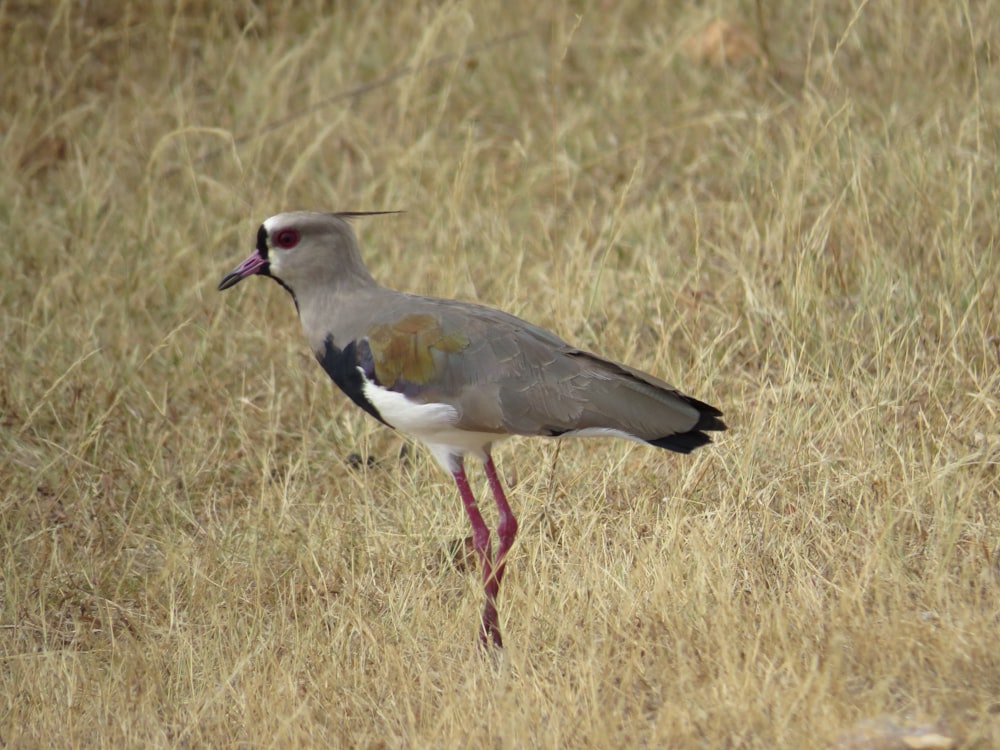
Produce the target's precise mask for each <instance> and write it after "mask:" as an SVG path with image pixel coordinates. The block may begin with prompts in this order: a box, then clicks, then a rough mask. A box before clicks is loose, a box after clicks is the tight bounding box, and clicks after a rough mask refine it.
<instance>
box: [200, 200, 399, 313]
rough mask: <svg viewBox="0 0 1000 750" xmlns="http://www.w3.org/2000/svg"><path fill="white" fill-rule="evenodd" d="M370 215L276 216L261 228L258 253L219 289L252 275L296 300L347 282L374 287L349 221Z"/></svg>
mask: <svg viewBox="0 0 1000 750" xmlns="http://www.w3.org/2000/svg"><path fill="white" fill-rule="evenodd" d="M371 213H396V212H395V211H378V212H371ZM367 215H370V214H369V213H339V214H326V213H315V212H312V211H294V212H292V213H284V214H277V215H276V216H272V217H271V218H269V219H267V220H266V221H265V222H264V223H263V224H261V225H260V229H258V230H257V247H256V249H255V250H254V251H253V253H251V255H250V257H248V258H247V259H246V260H244V261H243V262H242V263H240V264H239V265H238V266H236V268H234V269H233V270H232V271H230V272H229V273H227V274H226V275H225V276H224V277H223V278H222V281H220V282H219V291H222V290H224V289H229V288H230V287H233V286H236V285H237V284H239V283H240V282H241V281H243V279H245V278H247V277H248V276H254V275H260V276H269V277H271V278H272V279H274V280H275V281H277V282H278V283H279V284H281V286H283V287H284V288H285V289H287V290H288V291H289V292H290V293H291V295H292V296H293V297H295V296H296V295H297V294H298V293H301V292H303V291H304V290H306V289H308V288H310V287H312V286H315V285H324V288H327V289H330V288H334V287H336V286H338V285H340V284H343V283H353V284H356V285H368V284H374V283H375V282H374V281H373V280H372V278H371V275H370V274H369V273H368V270H367V269H366V268H365V266H364V263H363V262H362V260H361V253H360V251H359V250H358V240H357V238H356V237H355V235H354V230H353V229H351V225H350V224H348V222H347V219H348V218H349V217H352V216H367Z"/></svg>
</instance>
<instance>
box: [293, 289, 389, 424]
mask: <svg viewBox="0 0 1000 750" xmlns="http://www.w3.org/2000/svg"><path fill="white" fill-rule="evenodd" d="M293 296H294V295H293ZM323 347H324V348H323V352H322V353H320V352H316V353H315V354H316V360H317V361H318V362H319V363H320V364H321V365H323V369H324V370H326V374H327V375H329V376H330V378H331V379H332V380H333V382H334V383H336V384H337V386H338V387H339V388H340V390H342V391H343V392H344V393H346V394H347V395H348V396H349V397H350V399H351V401H353V402H354V403H356V404H357V405H358V406H360V407H361V408H362V409H364V410H365V411H366V412H368V413H369V414H371V415H372V416H373V417H375V419H377V420H378V421H379V422H381V423H382V424H384V425H387V426H389V427H392V425H390V424H389V423H388V422H386V421H385V420H384V419H382V415H381V414H379V413H378V409H376V408H375V405H374V404H373V403H372V402H371V401H369V400H368V399H367V398H366V397H365V390H364V384H365V380H366V376H367V380H369V381H370V382H373V383H374V382H375V367H374V363H373V361H372V353H371V349H370V348H369V347H368V342H367V341H366V340H364V339H362V340H361V341H360V343H359V342H357V341H352V342H351V343H349V344H348V345H347V346H345V347H344V348H343V349H340V348H338V347H337V346H336V345H335V344H334V343H333V336H327V337H326V341H324V342H323ZM359 368H360V371H359ZM361 371H364V373H365V375H362V374H361Z"/></svg>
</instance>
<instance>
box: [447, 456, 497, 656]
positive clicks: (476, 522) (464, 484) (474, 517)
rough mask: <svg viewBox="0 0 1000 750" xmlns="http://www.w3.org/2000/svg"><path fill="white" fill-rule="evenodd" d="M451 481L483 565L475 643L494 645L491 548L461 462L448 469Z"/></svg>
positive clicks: (495, 629)
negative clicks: (482, 591)
mask: <svg viewBox="0 0 1000 750" xmlns="http://www.w3.org/2000/svg"><path fill="white" fill-rule="evenodd" d="M451 475H452V477H454V479H455V484H456V485H458V494H459V495H461V496H462V505H464V506H465V513H466V515H467V516H468V517H469V521H470V522H471V523H472V546H473V548H475V550H476V553H477V554H478V555H479V561H480V563H481V564H482V566H483V582H484V584H485V586H486V604H485V606H484V607H483V622H482V627H481V628H480V630H479V642H480V643H481V644H482V646H483V647H486V646H488V645H489V643H490V641H492V642H493V645H495V646H497V647H502V646H503V641H502V639H501V638H500V618H499V616H498V614H497V591H498V589H499V586H498V585H497V580H496V578H495V577H494V575H493V551H492V550H491V549H490V530H489V529H488V528H487V526H486V523H485V522H484V521H483V516H482V514H481V513H480V512H479V506H478V505H476V498H475V496H474V495H473V494H472V488H471V487H469V480H468V479H467V478H466V476H465V468H464V467H463V466H462V464H459V465H458V468H457V469H456V470H455V471H453V472H452V474H451Z"/></svg>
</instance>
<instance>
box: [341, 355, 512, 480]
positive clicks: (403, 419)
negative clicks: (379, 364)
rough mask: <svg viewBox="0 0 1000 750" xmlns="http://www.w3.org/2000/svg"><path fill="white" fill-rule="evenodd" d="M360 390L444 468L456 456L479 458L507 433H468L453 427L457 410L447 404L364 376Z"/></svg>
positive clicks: (453, 466) (454, 464)
mask: <svg viewBox="0 0 1000 750" xmlns="http://www.w3.org/2000/svg"><path fill="white" fill-rule="evenodd" d="M358 370H359V372H361V376H362V378H363V380H364V385H362V391H364V395H365V398H366V399H368V401H369V402H370V403H371V405H372V406H374V407H375V409H376V410H377V411H378V413H379V414H380V415H381V416H382V419H384V420H385V421H386V422H388V423H389V424H390V425H392V426H393V427H395V428H396V429H397V430H399V431H400V432H405V433H406V434H407V435H412V436H413V437H415V438H417V439H418V440H420V441H421V442H423V443H425V444H426V445H427V447H428V448H430V449H431V453H433V454H434V457H435V458H436V459H437V460H438V463H440V464H441V465H442V466H443V467H444V468H445V469H446V470H447V471H449V472H453V471H455V470H456V469H457V468H458V459H459V458H460V457H461V456H464V455H465V454H466V453H471V454H472V455H474V456H476V457H477V458H479V459H481V460H485V459H486V451H487V449H488V448H489V446H490V444H491V443H494V442H496V441H497V440H500V439H502V438H505V437H507V436H506V435H498V434H495V433H488V432H470V431H468V430H462V429H459V428H457V427H455V423H456V422H457V421H458V417H459V414H458V409H456V408H455V407H454V406H450V405H449V404H419V403H416V402H415V401H411V400H410V399H408V398H407V397H406V396H404V395H403V394H402V393H397V392H396V391H390V390H387V389H385V388H382V387H381V386H378V385H375V384H374V383H372V382H371V381H369V380H368V379H367V378H365V377H364V372H363V371H361V368H358Z"/></svg>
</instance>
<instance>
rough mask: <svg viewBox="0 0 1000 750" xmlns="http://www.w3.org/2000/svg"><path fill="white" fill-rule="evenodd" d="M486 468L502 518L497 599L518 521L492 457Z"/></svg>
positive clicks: (488, 459)
mask: <svg viewBox="0 0 1000 750" xmlns="http://www.w3.org/2000/svg"><path fill="white" fill-rule="evenodd" d="M484 467H485V468H486V478H487V479H488V480H489V482H490V489H491V490H492V491H493V499H494V500H495V501H496V504H497V513H498V515H499V517H500V518H499V523H498V524H497V537H498V538H499V540H500V543H499V544H498V545H497V556H496V570H495V571H494V573H493V577H494V578H495V579H496V592H495V593H494V598H495V597H496V594H497V593H499V592H500V582H501V581H502V580H503V573H504V570H505V569H506V567H507V552H508V551H509V550H510V546H511V545H512V544H513V543H514V537H516V536H517V519H516V518H515V517H514V512H513V511H512V510H511V509H510V505H509V504H508V502H507V496H506V495H505V494H504V492H503V484H501V483H500V477H499V476H497V470H496V467H495V466H494V465H493V457H492V456H490V455H488V454H487V456H486V463H485V464H484Z"/></svg>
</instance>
